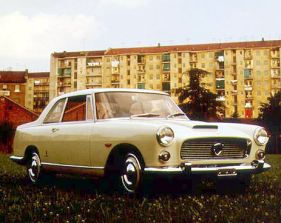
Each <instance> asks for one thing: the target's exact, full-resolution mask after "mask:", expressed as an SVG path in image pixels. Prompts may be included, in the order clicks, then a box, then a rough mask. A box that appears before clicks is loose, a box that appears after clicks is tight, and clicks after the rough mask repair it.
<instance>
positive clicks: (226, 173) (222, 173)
mask: <svg viewBox="0 0 281 223" xmlns="http://www.w3.org/2000/svg"><path fill="white" fill-rule="evenodd" d="M217 175H218V177H227V176H237V171H236V170H235V169H219V170H218V172H217Z"/></svg>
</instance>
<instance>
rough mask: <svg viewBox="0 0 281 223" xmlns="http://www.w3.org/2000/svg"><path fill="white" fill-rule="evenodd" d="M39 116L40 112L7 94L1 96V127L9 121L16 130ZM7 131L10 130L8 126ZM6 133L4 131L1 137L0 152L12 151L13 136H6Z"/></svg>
mask: <svg viewBox="0 0 281 223" xmlns="http://www.w3.org/2000/svg"><path fill="white" fill-rule="evenodd" d="M37 118H38V114H36V113H34V112H32V111H30V110H28V109H27V108H25V107H24V106H22V105H21V104H19V103H17V102H15V101H13V100H12V99H10V98H8V97H6V96H0V128H1V125H3V123H9V124H10V126H11V127H12V128H13V131H14V130H15V129H16V127H17V126H18V125H21V124H24V123H27V122H31V121H34V120H36V119H37ZM2 131H4V130H2ZM5 131H8V129H7V128H6V130H5ZM4 135H5V134H4V133H3V132H2V133H1V137H0V152H11V151H12V142H13V136H11V137H8V136H7V137H8V138H7V137H4ZM8 135H10V134H8ZM12 135H13V134H12Z"/></svg>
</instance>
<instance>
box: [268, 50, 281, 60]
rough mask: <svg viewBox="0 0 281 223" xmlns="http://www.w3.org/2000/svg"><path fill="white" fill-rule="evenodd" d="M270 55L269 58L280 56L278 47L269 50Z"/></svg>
mask: <svg viewBox="0 0 281 223" xmlns="http://www.w3.org/2000/svg"><path fill="white" fill-rule="evenodd" d="M270 56H271V58H280V50H279V48H277V49H274V50H271V52H270Z"/></svg>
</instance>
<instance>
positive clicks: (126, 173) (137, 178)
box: [120, 153, 142, 194]
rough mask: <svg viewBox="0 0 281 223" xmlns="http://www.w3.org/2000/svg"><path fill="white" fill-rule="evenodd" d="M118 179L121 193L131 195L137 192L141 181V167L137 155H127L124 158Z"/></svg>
mask: <svg viewBox="0 0 281 223" xmlns="http://www.w3.org/2000/svg"><path fill="white" fill-rule="evenodd" d="M120 178H121V182H120V183H121V187H122V189H123V191H125V192H127V193H131V194H133V193H135V192H137V191H138V189H139V187H140V185H141V180H142V166H141V163H140V160H139V158H138V157H137V155H135V154H133V153H128V154H127V155H126V156H125V157H124V159H123V162H122V167H121V171H120Z"/></svg>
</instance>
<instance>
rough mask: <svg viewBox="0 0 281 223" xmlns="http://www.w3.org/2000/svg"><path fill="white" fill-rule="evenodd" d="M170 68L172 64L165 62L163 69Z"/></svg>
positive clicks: (167, 69)
mask: <svg viewBox="0 0 281 223" xmlns="http://www.w3.org/2000/svg"><path fill="white" fill-rule="evenodd" d="M169 70H170V64H169V63H164V64H163V71H169Z"/></svg>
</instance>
